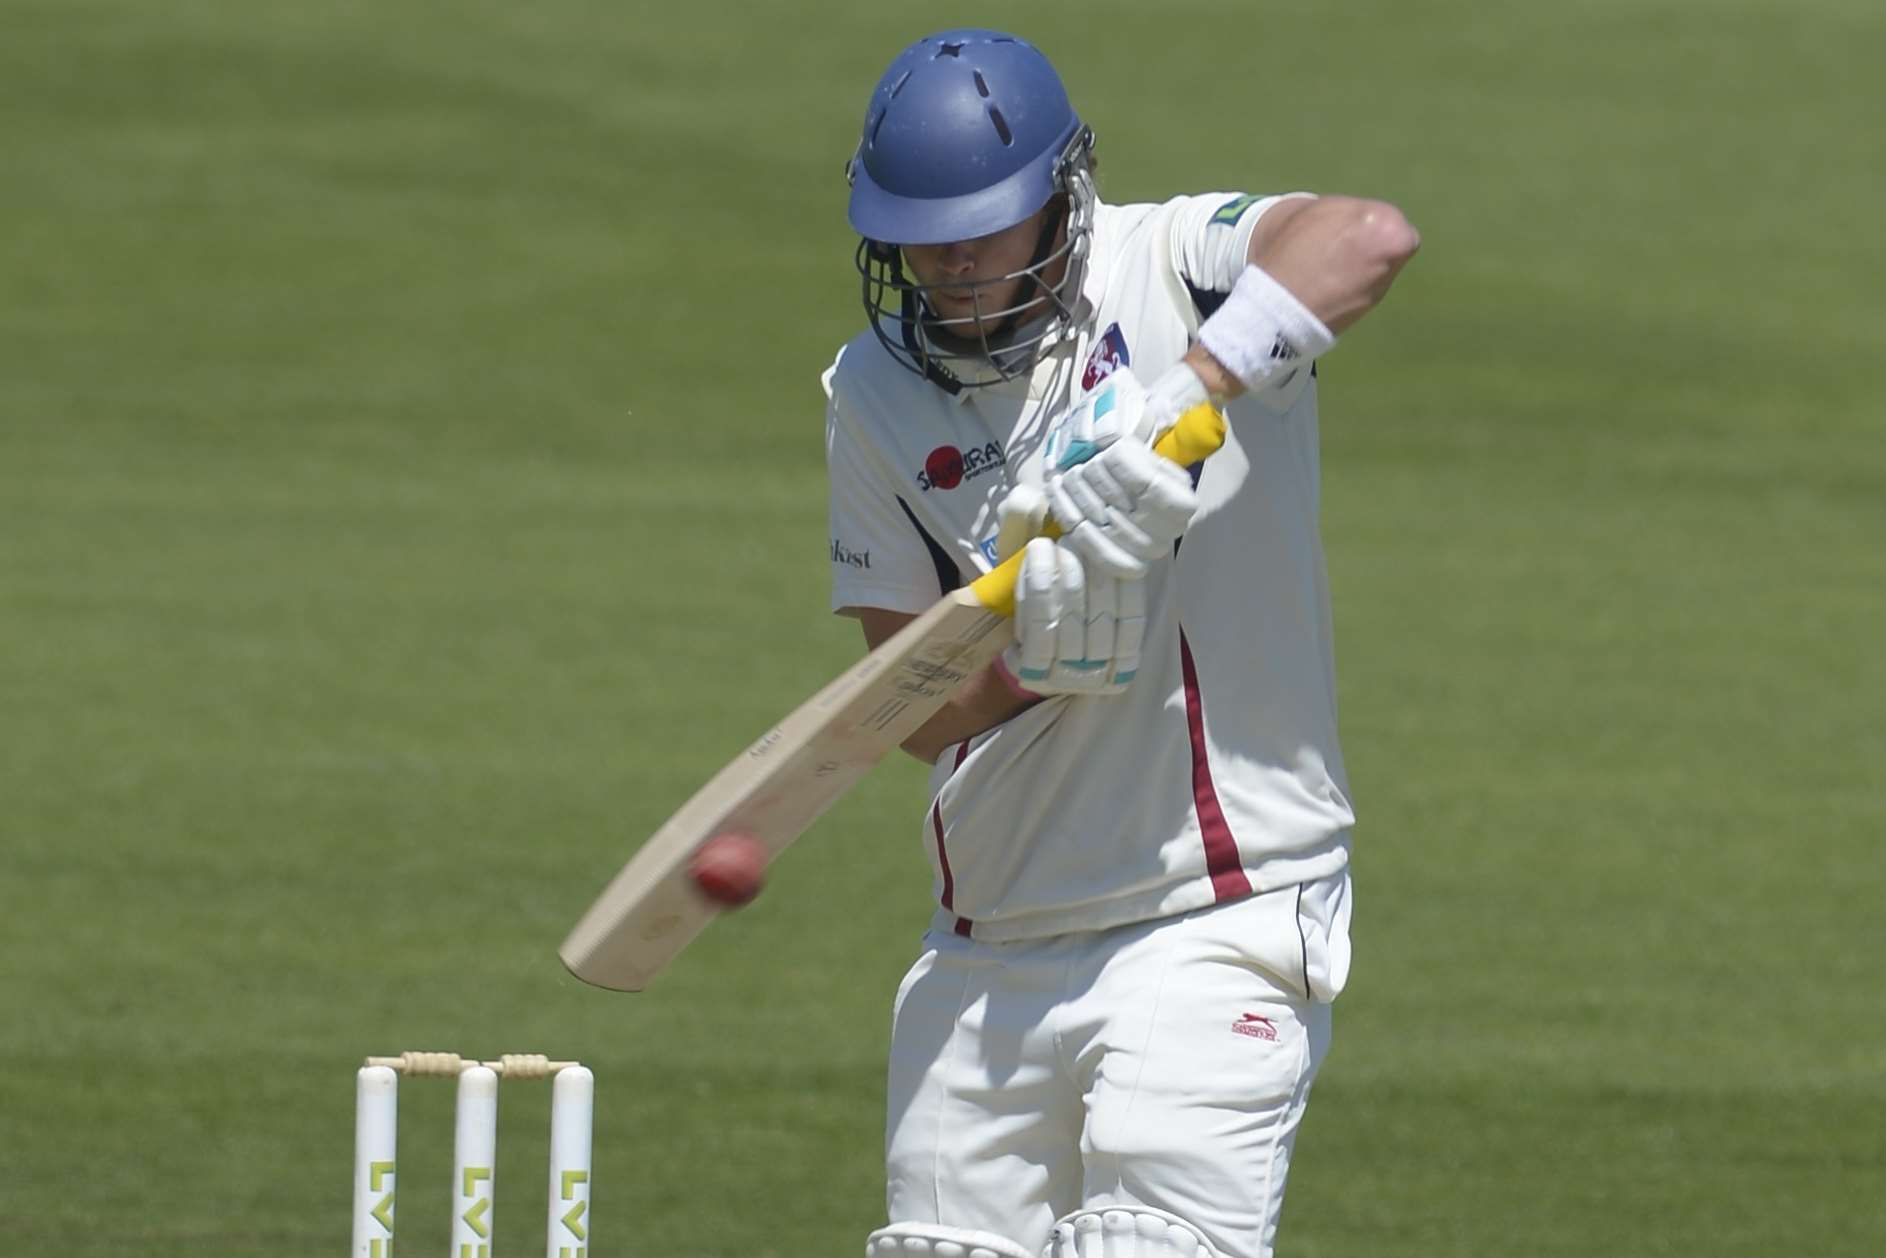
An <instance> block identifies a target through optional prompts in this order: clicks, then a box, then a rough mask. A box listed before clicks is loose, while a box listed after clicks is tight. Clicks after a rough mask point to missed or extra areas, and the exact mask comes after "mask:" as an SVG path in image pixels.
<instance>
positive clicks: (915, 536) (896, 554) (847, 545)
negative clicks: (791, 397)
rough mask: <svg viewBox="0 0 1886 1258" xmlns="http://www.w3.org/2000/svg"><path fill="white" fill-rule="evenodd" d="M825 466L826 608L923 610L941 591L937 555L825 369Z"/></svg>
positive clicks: (838, 609) (942, 591)
mask: <svg viewBox="0 0 1886 1258" xmlns="http://www.w3.org/2000/svg"><path fill="white" fill-rule="evenodd" d="M825 391H826V395H827V398H828V401H827V402H826V406H825V469H826V475H827V479H828V481H829V491H828V492H829V499H828V501H829V511H830V518H831V560H832V610H833V611H835V612H851V611H853V610H854V609H856V608H860V607H879V608H883V609H884V610H886V611H894V612H911V613H916V612H922V611H927V610H928V609H929V607H930V605H931V604H933V603H935V602H936V601H937V599H939V598H941V597H942V596H943V594H944V593H945V591H944V590H942V589H941V588H940V586H941V584H942V582H941V579H940V577H939V575H938V570H937V563H936V560H934V559H933V558H932V557H931V555H930V550H929V547H927V546H926V545H925V544H924V540H923V536H922V534H921V533H920V532H919V531H918V528H917V525H916V523H915V522H914V521H913V520H912V519H911V518H910V517H909V515H908V514H907V513H906V510H905V508H904V506H903V505H902V503H901V502H900V501H899V500H898V497H897V490H896V481H895V480H893V479H891V478H890V477H889V476H888V475H887V474H886V473H885V470H884V461H883V459H882V457H881V456H879V455H878V453H877V451H875V450H874V449H873V448H872V447H871V444H870V441H869V439H868V437H867V436H866V434H865V432H864V431H863V430H862V428H861V427H860V426H859V425H858V424H857V423H855V422H853V419H852V417H851V416H850V415H848V413H847V410H848V408H847V407H846V406H845V405H844V403H843V402H842V401H841V399H840V397H839V396H838V394H837V392H836V391H835V390H834V389H833V387H832V373H831V372H829V371H828V372H826V374H825Z"/></svg>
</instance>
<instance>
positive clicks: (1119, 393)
mask: <svg viewBox="0 0 1886 1258" xmlns="http://www.w3.org/2000/svg"><path fill="white" fill-rule="evenodd" d="M1209 400H1210V399H1209V397H1208V395H1207V394H1206V392H1205V386H1204V384H1203V382H1201V381H1200V380H1199V378H1198V374H1197V373H1196V372H1194V371H1193V370H1192V369H1191V368H1190V367H1188V366H1186V365H1185V364H1184V363H1180V364H1178V365H1177V366H1175V367H1173V368H1172V369H1171V370H1170V371H1167V372H1166V373H1165V374H1163V375H1162V376H1160V378H1159V379H1158V380H1157V381H1155V382H1154V383H1153V387H1152V388H1151V389H1147V388H1145V387H1144V386H1142V385H1141V384H1140V382H1139V380H1138V378H1137V377H1135V376H1134V375H1133V373H1132V371H1131V370H1130V369H1129V368H1124V367H1123V368H1121V369H1119V370H1118V371H1115V372H1114V373H1113V374H1112V375H1111V376H1108V377H1107V380H1106V383H1104V384H1102V385H1101V386H1100V387H1099V388H1097V389H1095V390H1094V391H1093V392H1091V393H1089V394H1088V395H1087V396H1085V397H1083V398H1082V399H1081V400H1080V401H1079V402H1078V403H1076V404H1075V405H1074V406H1073V407H1072V408H1070V409H1069V410H1068V412H1067V413H1066V414H1065V415H1062V416H1061V417H1060V418H1059V419H1057V420H1056V421H1055V423H1054V425H1053V426H1052V427H1051V428H1050V429H1049V432H1048V439H1047V446H1046V455H1045V457H1046V460H1047V466H1048V468H1049V470H1050V475H1049V478H1048V483H1047V492H1048V506H1049V509H1050V510H1051V511H1052V512H1053V513H1054V519H1055V522H1056V523H1057V524H1059V525H1060V526H1061V531H1062V534H1063V538H1064V540H1065V542H1066V543H1067V545H1068V546H1069V547H1071V548H1072V549H1073V550H1074V551H1075V552H1076V553H1078V554H1079V555H1080V556H1081V558H1082V559H1084V560H1085V561H1086V562H1087V566H1088V568H1089V569H1098V570H1099V571H1101V572H1105V573H1107V574H1109V575H1111V576H1114V577H1118V578H1121V579H1123V580H1129V581H1137V580H1139V579H1141V578H1143V577H1145V575H1146V568H1147V565H1148V564H1150V563H1152V561H1153V560H1155V559H1157V558H1159V557H1160V556H1161V555H1164V554H1168V553H1170V552H1171V549H1172V544H1173V542H1174V541H1176V540H1177V539H1178V538H1179V537H1180V536H1181V535H1182V534H1183V533H1184V532H1185V530H1186V528H1187V526H1188V525H1190V524H1191V522H1192V516H1193V515H1194V514H1195V513H1196V512H1197V510H1198V494H1197V493H1196V492H1195V491H1194V490H1193V488H1192V478H1191V476H1190V474H1189V473H1187V472H1186V470H1185V469H1184V468H1182V467H1180V466H1178V465H1177V464H1176V463H1173V462H1171V461H1170V460H1168V459H1164V458H1161V457H1160V456H1159V455H1157V454H1154V453H1153V451H1152V447H1151V442H1152V441H1153V440H1154V439H1156V438H1157V437H1158V436H1159V435H1160V434H1161V433H1163V432H1164V431H1165V430H1166V429H1168V428H1170V427H1172V425H1173V424H1174V423H1176V422H1177V421H1178V418H1179V416H1180V415H1182V414H1184V413H1185V412H1186V411H1187V410H1189V409H1191V408H1192V407H1193V406H1196V405H1198V404H1200V403H1202V402H1206V401H1209Z"/></svg>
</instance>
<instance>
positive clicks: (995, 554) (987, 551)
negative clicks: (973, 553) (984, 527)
mask: <svg viewBox="0 0 1886 1258" xmlns="http://www.w3.org/2000/svg"><path fill="white" fill-rule="evenodd" d="M995 542H996V539H995V538H993V537H985V538H983V539H982V540H981V541H979V542H977V543H976V549H977V550H979V551H981V552H982V557H983V558H984V559H987V560H988V561H989V566H990V567H991V568H993V567H995V566H996V564H998V563H1000V562H1002V561H1001V559H1000V558H999V556H1000V555H1001V553H1002V552H1001V551H999V550H997V549H996V547H995Z"/></svg>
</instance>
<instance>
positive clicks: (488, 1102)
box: [452, 1066, 498, 1258]
mask: <svg viewBox="0 0 1886 1258" xmlns="http://www.w3.org/2000/svg"><path fill="white" fill-rule="evenodd" d="M452 1149H453V1154H452V1258H491V1214H492V1198H493V1194H494V1192H495V1191H496V1179H497V1171H498V1072H497V1071H495V1070H493V1069H491V1068H490V1067H489V1066H470V1067H467V1068H466V1069H465V1071H464V1072H463V1073H461V1074H460V1075H459V1077H458V1119H457V1122H456V1123H455V1124H454V1126H453V1129H452Z"/></svg>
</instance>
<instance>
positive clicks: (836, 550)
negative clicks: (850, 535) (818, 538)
mask: <svg viewBox="0 0 1886 1258" xmlns="http://www.w3.org/2000/svg"><path fill="white" fill-rule="evenodd" d="M832 562H833V563H835V564H842V565H843V566H845V567H847V568H859V569H865V568H869V567H870V566H871V552H870V551H868V550H853V549H852V548H851V547H849V546H847V545H845V543H843V542H841V541H839V540H838V539H837V538H836V537H834V538H833V539H832Z"/></svg>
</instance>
